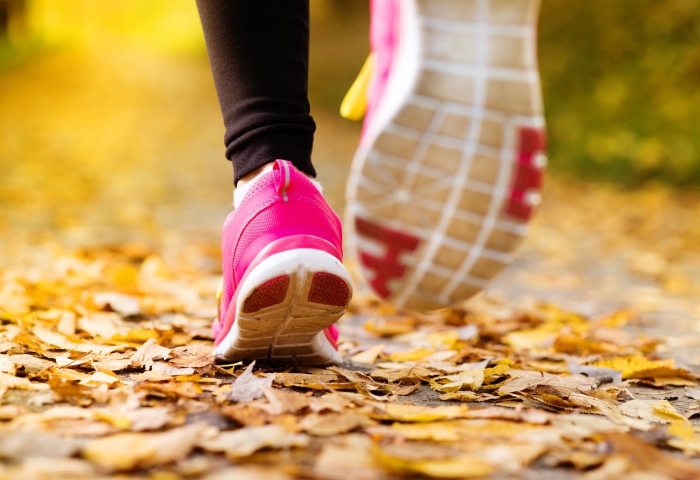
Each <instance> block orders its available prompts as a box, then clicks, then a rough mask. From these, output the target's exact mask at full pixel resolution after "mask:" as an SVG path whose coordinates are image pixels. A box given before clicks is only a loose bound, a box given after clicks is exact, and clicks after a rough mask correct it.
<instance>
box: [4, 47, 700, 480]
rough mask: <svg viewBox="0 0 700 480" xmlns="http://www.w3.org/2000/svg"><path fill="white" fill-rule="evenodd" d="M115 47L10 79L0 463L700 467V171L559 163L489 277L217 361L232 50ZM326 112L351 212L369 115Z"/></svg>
mask: <svg viewBox="0 0 700 480" xmlns="http://www.w3.org/2000/svg"><path fill="white" fill-rule="evenodd" d="M112 60H113V61H112V62H111V63H108V62H104V61H102V59H101V57H98V56H95V55H92V54H80V55H78V54H64V53H60V54H50V55H49V54H47V55H46V56H45V57H42V58H39V59H35V60H34V61H33V62H30V63H27V64H26V65H24V66H21V67H18V68H17V69H15V70H13V71H10V72H4V73H3V74H2V75H1V76H0V100H4V102H3V109H4V112H9V113H11V115H3V116H2V117H0V126H1V127H2V128H1V129H0V160H1V162H0V167H2V174H3V182H2V184H0V201H2V208H1V209H0V233H1V234H2V237H1V238H0V321H1V325H0V393H1V400H2V401H1V403H0V422H1V423H0V460H1V462H0V478H17V479H31V478H76V479H79V478H100V477H103V478H110V477H119V476H121V477H122V478H123V477H124V476H131V477H135V478H153V479H171V478H172V479H176V478H207V479H217V478H240V479H248V478H251V479H262V478H265V479H287V478H328V479H347V478H353V479H354V478H357V479H379V478H414V477H421V476H427V477H434V478H475V477H476V478H478V477H490V478H548V479H549V478H551V479H566V478H583V479H586V480H593V479H606V478H612V477H616V478H620V479H628V480H632V479H635V480H649V479H654V480H657V479H659V480H664V479H678V480H684V479H696V478H700V466H698V465H699V464H700V462H698V460H697V459H696V457H698V456H700V436H699V435H700V433H699V432H700V427H699V426H698V424H697V423H696V420H695V415H696V414H698V413H700V387H698V379H699V378H700V377H698V374H699V373H700V369H699V368H698V364H700V358H699V357H700V355H698V354H697V351H698V349H697V347H698V346H700V334H699V332H700V305H699V304H698V301H697V298H698V295H699V294H700V278H698V275H699V273H698V272H700V253H699V252H700V230H698V224H697V223H696V219H697V218H699V215H700V211H698V204H699V202H698V195H697V193H687V192H674V191H670V190H667V189H663V188H649V189H646V190H644V191H641V192H636V193H630V192H627V193H623V192H619V191H615V190H614V189H609V188H603V187H599V186H590V185H580V184H564V183H561V182H560V181H558V180H556V179H554V180H552V181H550V183H549V184H548V185H547V190H546V192H545V202H544V205H543V209H542V212H541V213H540V216H539V217H538V219H537V221H536V223H535V226H534V228H533V231H532V234H531V236H530V238H529V239H528V241H527V242H526V244H525V245H524V248H523V249H522V250H521V252H520V255H519V257H518V259H517V260H516V263H515V265H514V266H513V268H511V269H509V270H508V271H507V272H506V273H505V274H504V275H503V276H502V277H501V279H500V280H499V282H497V283H496V285H495V286H494V287H493V288H492V289H491V290H490V291H489V292H488V293H487V294H486V295H483V296H480V297H479V298H477V299H475V300H473V301H471V302H469V303H467V304H465V305H463V306H460V307H459V308H455V309H453V310H449V311H443V312H439V313H435V314H430V315H426V314H423V315H418V314H411V313H409V312H398V311H395V310H393V309H391V308H390V307H389V306H386V305H381V304H379V303H376V301H375V300H374V299H373V298H372V297H371V296H369V295H368V294H367V293H366V291H365V290H363V289H362V288H360V289H358V290H359V293H358V294H357V295H356V298H355V299H354V302H353V304H352V311H351V312H350V314H348V315H347V316H346V317H345V318H344V319H342V320H341V322H340V331H341V353H342V354H343V358H344V363H343V364H342V365H340V366H337V367H333V368H327V369H318V368H294V367H289V368H277V369H270V368H267V367H265V366H263V365H255V366H253V367H250V366H247V365H221V366H213V365H211V362H210V356H211V349H212V339H211V332H210V324H211V321H212V319H213V317H214V316H215V314H216V305H215V300H214V294H215V290H216V286H217V283H218V277H219V275H220V258H219V250H218V246H217V245H216V241H217V240H216V237H217V230H218V229H219V226H220V224H221V222H222V221H223V216H224V215H225V213H226V212H227V211H228V210H229V209H230V207H229V206H228V205H229V204H228V202H229V201H230V190H229V188H230V183H229V179H230V177H229V176H228V175H229V173H230V172H229V170H228V166H227V165H225V164H222V160H221V158H220V157H221V150H222V149H221V146H220V142H221V136H220V134H221V126H220V123H219V112H218V107H217V104H216V99H215V97H214V92H213V88H212V85H211V79H210V77H209V73H208V71H207V66H206V64H205V63H201V62H199V63H198V62H196V61H182V60H178V61H175V60H172V59H168V58H158V59H154V58H152V57H149V56H143V55H142V54H141V53H140V52H134V51H131V52H129V51H127V52H122V54H120V55H115V56H114V57H113V58H112ZM76 72H79V73H80V76H78V75H77V73H76ZM47 79H50V83H51V89H46V88H43V87H45V86H46V84H47V81H48V80H47ZM49 91H50V92H51V94H48V93H46V92H49ZM113 92H117V93H113ZM14 99H23V102H25V103H21V102H16V101H14ZM95 99H100V101H99V102H97V101H95ZM125 99H128V101H125ZM105 110H109V112H110V116H109V117H110V119H111V120H110V121H109V122H106V123H105V122H104V121H102V119H103V118H104V111H105ZM68 113H70V114H68ZM192 119H196V122H197V125H194V124H193V123H194V122H193V121H192ZM317 120H319V136H318V138H317V147H316V156H317V160H318V161H317V163H318V165H319V170H320V171H321V180H322V181H323V183H324V185H325V187H326V193H327V195H328V197H329V199H330V201H331V202H332V203H333V205H334V206H335V207H336V208H338V209H339V210H340V209H342V186H343V183H344V180H345V177H346V175H347V168H348V165H347V164H348V162H349V159H350V158H351V155H352V148H353V145H354V143H355V140H356V137H357V134H358V130H357V128H353V127H348V126H347V125H346V124H343V123H338V122H337V121H330V120H327V119H326V118H325V117H324V116H323V114H321V115H318V116H317ZM333 122H336V123H333ZM90 129H92V130H90ZM105 165H107V166H108V168H107V167H105ZM133 239H140V241H138V242H135V241H133ZM350 266H351V267H352V265H350Z"/></svg>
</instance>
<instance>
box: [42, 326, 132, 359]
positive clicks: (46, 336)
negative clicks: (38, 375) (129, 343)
mask: <svg viewBox="0 0 700 480" xmlns="http://www.w3.org/2000/svg"><path fill="white" fill-rule="evenodd" d="M32 332H33V333H34V335H35V336H36V337H37V338H38V339H39V340H41V341H42V342H44V343H48V344H49V345H53V346H54V347H58V348H60V349H62V350H69V351H74V352H82V353H110V352H113V351H115V350H116V349H117V348H119V347H116V346H107V345H99V344H96V343H74V342H71V341H70V340H68V339H67V338H66V337H64V336H63V335H61V334H60V333H57V332H52V331H51V330H49V329H48V328H46V327H41V326H38V325H37V326H35V327H34V329H33V330H32Z"/></svg>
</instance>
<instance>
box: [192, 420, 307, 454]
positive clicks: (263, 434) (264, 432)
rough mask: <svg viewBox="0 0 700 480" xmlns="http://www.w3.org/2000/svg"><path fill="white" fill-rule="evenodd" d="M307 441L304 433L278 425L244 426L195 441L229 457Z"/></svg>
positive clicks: (285, 447)
mask: <svg viewBox="0 0 700 480" xmlns="http://www.w3.org/2000/svg"><path fill="white" fill-rule="evenodd" d="M308 443H309V438H308V437H307V436H306V435H303V434H293V433H288V432H287V431H286V430H285V429H284V427H282V426H280V425H265V426H261V427H246V428H242V429H240V430H235V431H233V432H222V433H220V434H219V435H218V436H217V437H215V438H211V439H205V440H203V441H202V440H200V441H199V442H197V444H198V445H199V446H200V447H201V448H203V449H204V450H207V451H209V452H222V453H225V454H226V456H227V457H229V458H231V459H238V458H244V457H248V456H250V455H252V454H253V453H255V452H256V451H258V450H260V449H262V448H276V449H289V448H293V447H299V448H303V447H306V446H307V445H308Z"/></svg>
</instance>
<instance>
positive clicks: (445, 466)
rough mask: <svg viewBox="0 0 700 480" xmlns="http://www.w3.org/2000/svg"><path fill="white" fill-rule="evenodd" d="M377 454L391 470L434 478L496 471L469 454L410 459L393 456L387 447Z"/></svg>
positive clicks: (474, 475)
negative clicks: (441, 457) (437, 458)
mask: <svg viewBox="0 0 700 480" xmlns="http://www.w3.org/2000/svg"><path fill="white" fill-rule="evenodd" d="M376 456H377V460H378V461H379V463H380V464H381V465H383V466H384V467H386V468H388V469H389V470H394V471H398V472H401V473H414V474H416V473H418V474H421V475H426V476H428V477H432V478H474V477H485V476H487V475H491V474H492V473H494V472H495V471H496V468H495V467H494V466H492V465H490V464H488V463H486V462H484V461H483V460H480V459H478V458H474V457H470V456H467V455H460V456H458V457H452V458H446V459H439V460H431V459H426V460H409V459H406V458H401V457H397V456H393V455H391V454H390V453H388V452H387V451H386V449H384V450H379V449H378V450H377V451H376Z"/></svg>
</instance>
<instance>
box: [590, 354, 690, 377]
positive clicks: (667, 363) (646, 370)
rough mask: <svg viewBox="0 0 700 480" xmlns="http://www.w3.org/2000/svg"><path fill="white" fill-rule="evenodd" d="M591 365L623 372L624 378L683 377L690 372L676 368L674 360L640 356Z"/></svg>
mask: <svg viewBox="0 0 700 480" xmlns="http://www.w3.org/2000/svg"><path fill="white" fill-rule="evenodd" d="M591 365H593V366H596V367H603V368H612V369H613V370H619V371H621V372H622V378H623V379H627V378H656V377H683V376H687V375H688V372H686V371H684V370H681V369H677V368H674V365H675V362H674V360H673V359H672V358H668V359H664V360H647V359H646V358H644V357H641V356H638V355H630V356H626V357H614V358H607V359H603V360H599V361H597V362H595V363H592V364H591Z"/></svg>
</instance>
